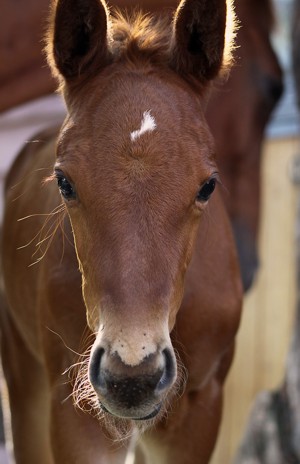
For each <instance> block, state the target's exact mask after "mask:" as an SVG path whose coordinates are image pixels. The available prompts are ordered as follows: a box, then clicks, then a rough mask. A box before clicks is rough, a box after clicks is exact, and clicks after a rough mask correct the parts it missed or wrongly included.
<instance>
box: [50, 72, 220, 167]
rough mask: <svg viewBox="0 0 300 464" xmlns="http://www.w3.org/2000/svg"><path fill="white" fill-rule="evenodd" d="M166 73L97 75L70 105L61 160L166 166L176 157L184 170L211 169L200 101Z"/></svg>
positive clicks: (209, 148)
mask: <svg viewBox="0 0 300 464" xmlns="http://www.w3.org/2000/svg"><path fill="white" fill-rule="evenodd" d="M168 77H169V79H168V80H166V79H164V78H163V77H161V76H160V75H155V74H154V73H153V74H151V73H149V74H147V75H146V74H144V73H141V72H137V71H128V72H123V73H117V74H115V75H108V76H101V77H100V78H99V79H96V80H95V81H94V82H93V83H92V84H91V85H90V86H89V88H86V89H85V94H82V96H81V100H80V98H79V99H78V100H77V102H76V103H75V104H73V105H72V107H71V108H72V109H71V113H70V118H69V120H68V123H67V124H66V126H65V130H64V131H63V133H62V137H61V141H60V144H59V151H58V153H59V157H60V159H61V161H63V162H67V163H68V162H72V163H73V162H74V160H75V159H76V164H77V163H79V164H77V166H78V165H80V163H81V162H82V161H83V162H84V164H86V163H87V157H88V158H89V159H94V160H95V161H96V162H97V163H100V164H101V168H102V171H104V170H105V166H106V165H109V164H110V163H111V162H112V160H113V161H114V163H115V167H117V165H118V164H119V165H124V160H126V159H135V160H137V159H138V160H139V161H143V162H144V164H147V163H148V165H149V166H151V165H152V166H153V167H155V164H156V163H158V164H159V165H160V166H162V165H163V164H164V163H165V164H166V165H168V166H169V167H170V164H171V163H172V162H173V161H175V160H176V158H177V157H180V158H181V163H180V166H181V168H182V169H186V168H187V167H188V166H189V165H190V164H191V163H193V162H196V163H197V165H198V167H201V166H202V167H203V168H204V169H206V168H207V169H209V167H210V165H211V164H213V163H214V159H213V143H212V138H211V136H210V133H209V131H208V128H207V125H206V123H205V120H204V117H203V111H202V107H201V101H200V99H199V98H198V97H196V96H195V94H194V93H193V92H192V91H191V90H189V89H188V88H187V86H185V85H181V83H180V82H178V78H177V77H176V76H175V77H173V76H172V75H170V76H168ZM83 152H84V155H83ZM194 167H195V169H197V166H194Z"/></svg>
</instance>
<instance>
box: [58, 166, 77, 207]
mask: <svg viewBox="0 0 300 464" xmlns="http://www.w3.org/2000/svg"><path fill="white" fill-rule="evenodd" d="M55 175H56V179H57V185H58V188H59V190H60V193H61V194H62V196H63V197H64V198H65V200H68V201H70V200H74V199H75V198H76V191H75V189H74V187H73V185H72V184H71V183H70V182H69V181H68V179H67V178H66V177H65V175H64V174H63V172H60V171H58V172H56V173H55Z"/></svg>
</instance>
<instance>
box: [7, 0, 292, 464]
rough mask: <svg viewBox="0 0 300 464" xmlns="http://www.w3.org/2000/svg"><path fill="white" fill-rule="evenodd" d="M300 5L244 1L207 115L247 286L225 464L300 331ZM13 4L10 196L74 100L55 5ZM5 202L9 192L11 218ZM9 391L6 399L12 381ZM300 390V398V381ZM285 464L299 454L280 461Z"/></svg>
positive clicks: (156, 6)
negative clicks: (58, 51)
mask: <svg viewBox="0 0 300 464" xmlns="http://www.w3.org/2000/svg"><path fill="white" fill-rule="evenodd" d="M25 3H26V8H25V6H24V5H25ZM110 3H111V4H113V5H115V4H117V5H119V6H127V7H130V6H133V5H136V4H137V3H139V4H141V5H142V6H143V7H144V8H145V9H149V10H158V11H159V12H161V11H162V10H165V11H166V12H167V13H168V12H169V11H172V9H173V8H174V6H176V4H177V3H178V2H177V1H176V0H169V1H166V2H160V3H159V2H156V1H151V0H148V1H147V0H145V1H140V2H133V1H129V0H119V1H111V2H110ZM22 7H23V8H22ZM298 9H299V7H298V0H273V3H271V1H270V0H236V12H237V15H238V18H239V21H240V29H239V31H238V37H237V43H238V48H237V50H236V52H235V54H236V63H235V67H234V69H233V71H232V73H231V76H230V78H229V80H228V81H227V82H226V83H225V84H223V85H221V83H217V84H216V85H215V89H214V91H213V95H212V99H211V103H210V104H209V107H208V110H207V117H208V121H209V124H210V126H211V129H212V132H213V134H214V136H215V139H216V145H217V154H218V160H219V165H220V170H221V178H222V180H223V184H224V187H225V189H224V201H225V203H226V204H227V208H228V212H229V215H230V218H231V221H232V225H233V230H234V233H235V236H236V243H237V247H238V251H239V256H240V262H241V270H242V276H243V283H244V289H245V303H244V312H243V317H242V323H241V327H240V331H239V334H238V340H237V350H236V357H235V361H234V365H233V367H232V369H231V372H230V375H229V378H228V380H227V382H226V388H225V406H224V418H223V422H222V426H221V430H220V437H219V440H218V444H217V448H216V450H215V453H214V456H213V459H212V463H213V464H229V463H232V462H233V461H234V459H235V458H234V456H236V453H237V450H238V448H239V445H240V443H241V441H242V439H243V437H244V434H245V427H246V426H247V424H248V421H249V414H250V411H251V408H252V405H253V403H254V402H255V399H256V397H257V394H259V393H260V392H261V391H269V392H270V391H274V390H278V389H280V388H281V386H282V385H283V382H284V378H285V376H286V373H287V369H286V366H287V362H286V360H287V355H288V351H289V348H290V346H291V340H292V334H293V331H294V330H296V329H295V327H296V326H295V317H296V313H297V295H298V287H297V278H296V277H297V255H298V248H299V246H298V247H297V241H296V237H297V227H296V225H297V221H299V219H297V214H298V213H297V208H298V197H299V190H298V185H299V183H300V117H299V112H298V107H297V91H296V86H295V75H294V68H297V59H298V58H297V57H298V48H299V47H300V42H299V40H298V38H297V37H298V36H297V34H296V33H295V31H296V30H297V24H298V23H297V17H298V16H297V12H298ZM1 10H2V12H1V18H0V188H1V191H2V188H3V183H4V179H5V175H6V172H7V169H8V168H9V165H10V164H11V162H12V160H13V158H14V156H15V155H16V154H17V152H18V150H19V149H20V148H21V147H22V145H23V144H24V143H34V134H35V133H36V132H38V131H39V130H40V129H42V128H44V127H47V126H49V125H52V124H54V123H57V122H60V121H62V120H63V117H64V105H63V103H62V101H61V100H60V97H59V96H58V95H56V94H54V93H53V92H54V91H55V88H56V83H55V82H54V80H53V79H52V78H51V76H50V73H49V71H48V68H47V65H46V61H45V57H44V54H43V53H42V49H43V39H42V38H43V36H44V33H45V29H46V18H47V16H48V10H49V0H27V1H26V2H25V0H21V1H20V2H18V7H17V5H16V3H15V2H13V1H12V0H3V5H2V6H1ZM299 25H300V21H299ZM292 30H294V42H293V41H292ZM293 43H294V48H293ZM293 51H294V55H293ZM293 56H294V58H293ZM299 60H300V48H299ZM299 73H300V69H299ZM299 92H300V89H299ZM2 208H3V203H2V194H1V195H0V215H1V214H2ZM296 328H297V327H296ZM293 362H294V363H297V359H295V360H294V361H293ZM292 364H293V363H292ZM299 364H300V363H299ZM3 392H4V403H5V387H4V390H3ZM298 392H299V399H300V388H299V389H298ZM295 401H297V400H295ZM299 403H300V401H299ZM0 438H1V437H0ZM7 438H8V441H9V437H7ZM245 440H246V441H247V437H246V438H245ZM2 441H3V437H2ZM241 453H242V454H240V457H239V458H238V459H239V460H238V461H237V462H239V463H240V462H244V463H249V464H250V463H251V464H256V463H270V464H277V462H275V460H273V462H272V461H267V460H263V458H261V459H260V458H259V457H255V459H257V460H252V461H250V460H248V461H247V459H248V458H246V459H245V460H244V461H243V457H242V455H243V452H241ZM253 453H254V451H253ZM5 456H6V455H5V451H4V449H3V454H0V464H4V463H5V462H6V459H7V458H6V457H5ZM249 459H250V458H249ZM298 459H300V455H298ZM278 462H279V464H285V463H286V464H287V463H288V462H290V461H284V460H283V458H282V457H280V458H279V461H278ZM293 462H294V461H293ZM295 462H296V461H295ZM195 464H196V463H195Z"/></svg>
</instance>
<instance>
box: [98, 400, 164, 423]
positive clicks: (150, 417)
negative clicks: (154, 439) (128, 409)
mask: <svg viewBox="0 0 300 464" xmlns="http://www.w3.org/2000/svg"><path fill="white" fill-rule="evenodd" d="M99 404H100V407H101V409H102V411H104V412H106V413H108V414H111V415H112V416H114V417H119V418H120V419H128V420H134V421H146V420H150V419H153V418H154V417H156V416H157V414H158V413H159V411H160V410H161V403H160V404H158V405H157V406H156V407H155V409H154V411H152V413H151V414H149V415H148V416H146V417H125V416H118V415H116V414H113V413H112V412H111V411H109V410H108V409H107V408H106V407H105V406H103V404H102V403H99Z"/></svg>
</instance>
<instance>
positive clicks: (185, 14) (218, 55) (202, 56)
mask: <svg viewBox="0 0 300 464" xmlns="http://www.w3.org/2000/svg"><path fill="white" fill-rule="evenodd" d="M225 27H226V0H182V1H181V2H180V4H179V7H178V9H177V11H176V14H175V18H174V23H173V40H174V44H173V56H172V65H173V67H175V69H176V71H177V72H178V73H180V74H184V75H192V76H194V77H196V78H198V79H199V80H200V81H202V82H203V83H205V82H207V81H208V80H210V79H213V78H214V77H216V75H217V74H218V72H219V71H220V69H221V67H222V63H223V52H224V44H225Z"/></svg>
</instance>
